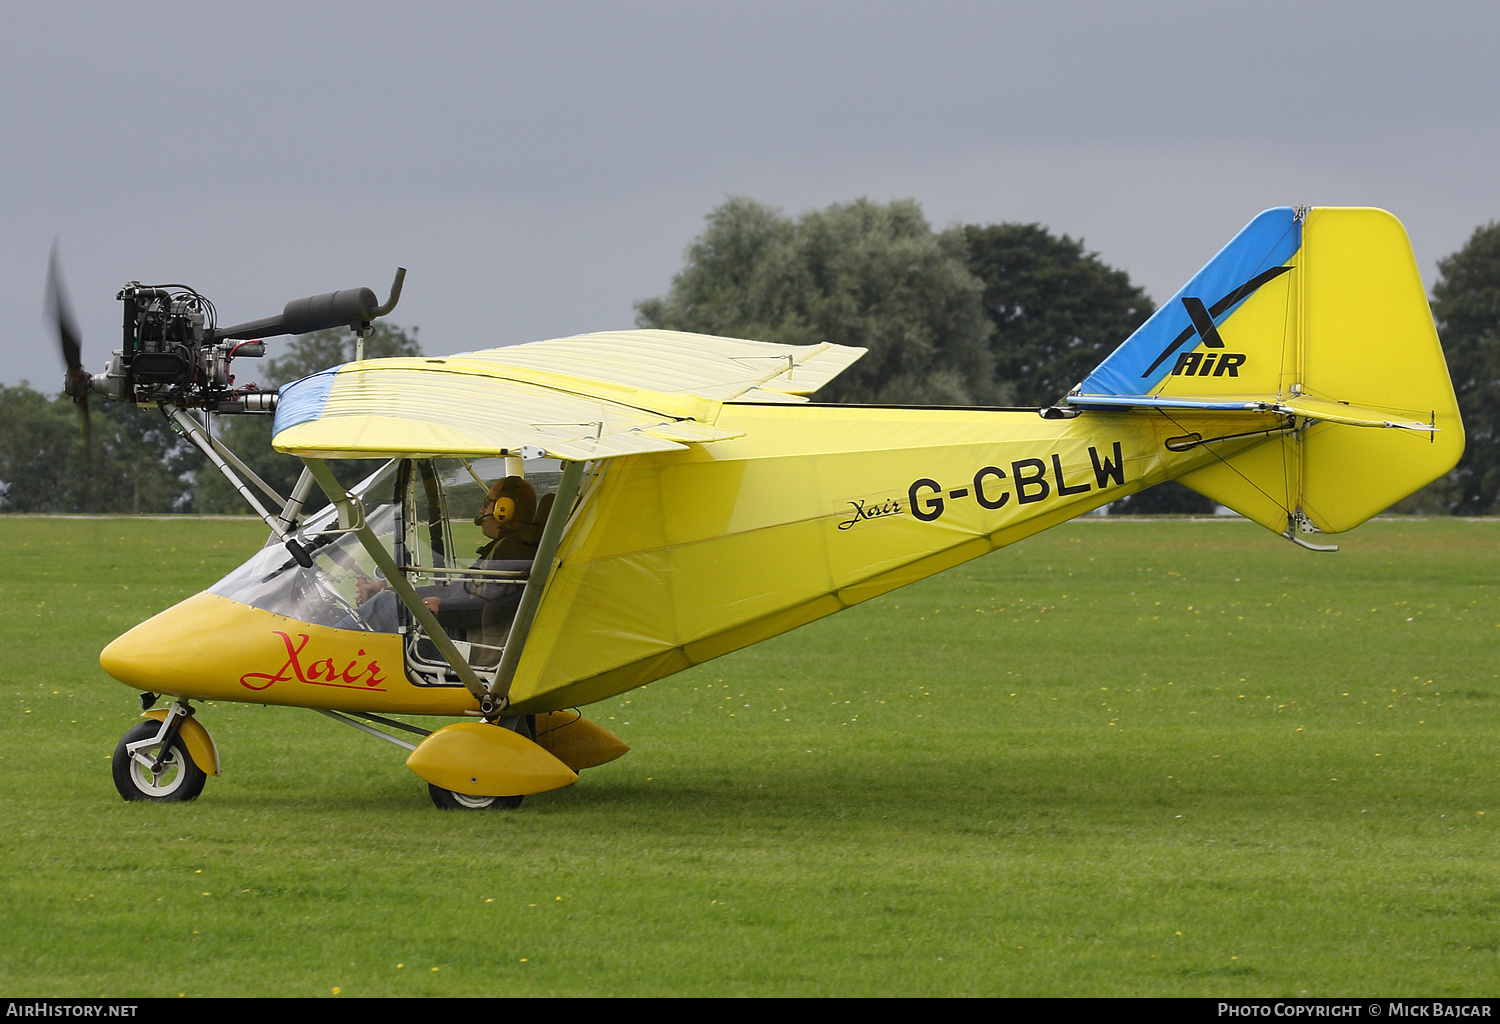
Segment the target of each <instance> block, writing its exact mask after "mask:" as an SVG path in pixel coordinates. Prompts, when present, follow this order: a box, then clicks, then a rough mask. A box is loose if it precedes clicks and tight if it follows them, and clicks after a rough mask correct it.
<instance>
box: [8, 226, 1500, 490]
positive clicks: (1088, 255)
mask: <svg viewBox="0 0 1500 1024" xmlns="http://www.w3.org/2000/svg"><path fill="white" fill-rule="evenodd" d="M1438 268H1439V277H1438V280H1437V283H1436V284H1435V285H1434V287H1433V290H1432V310H1433V315H1434V316H1435V318H1436V320H1437V324H1438V331H1439V335H1440V337H1441V338H1442V341H1443V347H1444V352H1445V354H1446V355H1447V359H1448V365H1449V372H1450V375H1451V376H1452V378H1453V383H1454V388H1455V391H1456V392H1457V394H1458V399H1459V406H1460V409H1461V412H1462V415H1463V420H1464V425H1465V428H1466V431H1467V435H1468V447H1467V450H1466V451H1465V453H1464V456H1463V460H1462V461H1461V462H1460V463H1459V466H1458V468H1457V469H1455V470H1454V472H1453V473H1451V474H1449V475H1448V476H1447V477H1445V478H1444V479H1442V480H1439V481H1437V482H1436V483H1434V484H1433V485H1432V486H1430V487H1429V488H1427V489H1426V490H1425V491H1423V492H1421V493H1419V494H1418V495H1415V496H1413V497H1412V498H1409V499H1407V500H1406V501H1405V502H1403V503H1402V505H1400V506H1398V509H1400V510H1402V511H1421V512H1429V513H1431V512H1452V513H1455V514H1467V515H1478V514H1489V513H1493V512H1496V511H1500V509H1497V504H1500V451H1497V445H1496V433H1497V431H1500V224H1495V223H1491V224H1489V225H1487V226H1484V227H1480V228H1478V229H1477V230H1476V231H1475V232H1474V235H1473V237H1471V238H1470V239H1469V241H1468V243H1467V244H1466V245H1465V246H1464V247H1463V248H1462V249H1460V250H1459V251H1458V252H1456V253H1454V254H1453V255H1451V256H1449V257H1447V258H1446V259H1443V260H1441V261H1439V264H1438ZM1155 308H1156V307H1155V304H1154V303H1153V302H1152V301H1151V299H1150V297H1149V296H1147V295H1146V293H1145V292H1144V291H1143V290H1142V289H1141V288H1139V287H1138V286H1136V285H1135V284H1133V283H1131V281H1130V278H1129V275H1128V274H1126V273H1125V272H1124V271H1122V270H1117V269H1115V268H1113V267H1110V266H1109V265H1108V264H1106V263H1105V262H1103V261H1102V260H1101V259H1099V257H1098V254H1097V253H1092V252H1089V251H1088V250H1087V249H1086V248H1085V247H1084V244H1083V242H1082V241H1081V240H1075V239H1072V238H1070V237H1068V236H1067V235H1062V236H1058V235H1054V234H1053V233H1051V232H1050V231H1048V230H1047V229H1046V228H1044V227H1042V226H1041V225H1038V224H990V225H960V226H956V227H952V228H948V229H946V230H942V231H937V230H934V229H933V228H932V227H931V225H929V224H928V222H927V220H926V218H925V217H924V216H923V214H922V210H921V207H920V206H919V205H918V204H917V203H916V202H915V201H914V200H900V201H896V202H892V203H874V202H870V201H869V200H864V199H861V200H857V201H855V202H852V203H844V204H835V205H833V206H829V207H827V208H826V209H822V210H815V211H811V212H808V213H805V214H802V215H801V216H799V217H789V216H787V215H785V214H784V213H782V212H781V211H780V210H778V209H776V208H774V207H771V206H768V205H766V204H763V203H759V202H756V201H754V200H751V199H745V198H732V199H729V200H727V201H726V202H725V203H723V204H722V205H721V206H719V207H718V208H717V209H715V210H713V211H712V212H711V213H710V214H709V215H708V217H707V225H706V228H705V230H704V231H703V233H702V234H701V235H699V236H698V237H697V238H696V239H694V240H693V241H692V242H691V244H690V245H689V246H688V248H687V252H686V255H685V259H684V265H683V268H682V270H681V271H680V272H679V273H678V274H677V275H676V276H675V277H674V278H673V279H672V281H671V284H670V287H669V288H668V290H667V291H666V293H665V294H663V295H660V296H658V297H655V298H650V299H646V300H644V301H642V302H639V303H637V305H636V313H637V316H636V323H637V325H638V326H640V327H651V328H662V329H668V330H682V331H693V332H697V333H703V334H718V335H726V336H730V337H740V338H753V339H756V340H760V341H772V342H780V343H785V344H811V343H815V342H833V343H836V344H840V345H852V346H859V347H862V348H867V349H869V353H868V354H867V355H866V356H865V357H864V358H863V359H861V360H859V361H858V362H857V363H855V364H854V365H853V366H852V367H850V368H849V369H848V370H846V371H845V372H844V373H843V374H841V375H839V376H838V377H836V378H835V379H834V380H833V381H832V382H831V383H830V384H829V385H828V386H826V387H825V388H824V389H823V390H821V391H820V392H819V393H818V399H819V401H834V402H854V403H878V404H906V405H981V406H1022V407H1041V406H1046V405H1050V404H1052V403H1054V402H1056V401H1057V400H1058V399H1060V398H1061V397H1062V396H1063V395H1065V394H1066V393H1067V391H1068V390H1069V389H1070V388H1071V387H1072V386H1073V385H1074V384H1076V383H1078V382H1079V381H1081V380H1082V379H1083V378H1084V376H1086V375H1087V373H1088V371H1089V370H1091V369H1092V368H1093V367H1094V366H1095V365H1096V364H1097V363H1098V362H1099V361H1100V360H1102V359H1103V358H1104V357H1105V356H1106V355H1108V354H1109V352H1111V351H1112V350H1113V349H1114V348H1115V347H1116V346H1117V345H1118V344H1119V343H1120V342H1122V341H1123V340H1124V339H1125V338H1126V337H1128V336H1129V335H1130V333H1131V332H1132V331H1134V330H1135V329H1136V328H1137V327H1139V326H1140V325H1141V324H1142V323H1143V322H1145V320H1146V318H1147V317H1149V316H1150V315H1151V314H1152V313H1153V312H1154V311H1155ZM352 349H353V339H352V336H351V335H350V334H349V333H348V332H347V331H344V332H339V331H323V332H319V333H317V334H312V335H307V336H305V337H303V338H299V339H296V340H294V341H292V342H291V343H290V344H289V345H288V346H287V347H286V352H285V354H284V355H282V356H280V357H279V358H276V359H271V360H268V361H267V362H266V363H265V364H264V366H263V368H262V369H261V370H260V373H259V383H260V384H261V385H262V386H263V387H273V386H276V385H279V384H283V383H286V382H288V381H291V380H295V379H297V378H298V377H301V376H304V375H306V374H308V373H312V372H315V371H317V370H319V369H322V368H324V367H327V366H332V365H336V364H338V363H341V362H347V361H348V360H350V359H352V358H353V351H352ZM365 353H366V355H367V356H368V357H372V358H373V357H380V356H394V355H418V354H420V345H419V344H418V342H417V331H416V329H415V328H411V329H409V330H408V329H403V328H400V327H395V326H392V325H388V324H377V326H376V335H375V336H374V337H373V338H370V339H368V340H367V342H366V348H365ZM93 410H94V430H93V434H94V444H93V446H92V450H90V451H85V450H84V449H83V447H82V445H81V444H80V443H79V430H78V424H77V420H76V415H75V412H74V410H73V408H72V405H71V403H70V402H68V400H67V399H65V398H62V397H60V396H59V397H53V396H49V395H44V394H41V393H39V392H37V391H34V390H32V389H31V388H30V387H28V386H26V385H25V384H23V385H21V386H19V387H0V511H13V512H100V513H103V512H208V513H225V512H242V511H244V510H245V509H244V506H243V502H242V499H240V498H239V496H238V495H237V494H235V493H234V492H233V490H232V489H231V488H230V487H229V486H228V484H227V483H226V482H225V481H224V480H223V478H222V477H220V476H219V474H218V473H217V472H215V471H213V470H212V468H211V467H208V466H207V465H206V464H205V463H204V461H203V460H202V457H201V456H199V455H198V454H197V453H196V452H195V451H194V450H192V448H191V446H189V445H187V444H186V442H185V441H184V440H183V439H182V438H181V437H179V436H178V435H177V434H176V433H174V432H173V430H172V429H171V427H170V424H168V423H167V422H166V421H165V419H164V418H163V417H162V416H161V415H160V414H159V413H157V412H155V411H154V410H151V411H146V410H139V409H136V408H134V407H129V406H121V405H119V404H118V403H110V402H96V403H95V404H94V406H93ZM216 423H217V425H216V431H217V433H218V434H219V436H220V437H222V438H223V439H224V440H225V441H226V442H227V443H228V444H229V445H230V447H231V448H233V449H234V450H235V451H236V452H237V453H238V454H239V455H240V456H241V458H243V459H245V460H246V461H247V462H248V463H249V464H250V465H251V467H252V468H253V469H255V471H256V472H257V473H258V474H260V475H261V477H262V478H263V479H265V480H266V481H267V482H268V483H270V484H271V485H272V486H273V487H275V488H277V490H279V491H281V492H282V493H286V492H288V491H289V490H290V489H291V486H292V483H293V481H294V480H295V479H296V476H297V473H298V472H299V470H300V463H299V462H298V461H297V460H296V459H294V458H292V457H290V456H285V455H279V454H277V453H276V452H274V451H273V450H272V449H271V448H270V419H269V417H263V416H238V417H224V418H221V419H219V420H218V421H216ZM340 469H341V472H342V475H341V476H340V479H344V478H345V476H347V477H348V478H350V479H353V478H354V477H356V476H357V475H359V473H358V468H357V467H340ZM1212 509H1213V506H1212V503H1211V502H1210V501H1209V499H1207V498H1204V497H1202V496H1201V495H1198V494H1196V493H1194V492H1192V491H1190V490H1188V489H1187V488H1186V487H1183V486H1182V485H1180V484H1177V483H1175V482H1171V483H1167V484H1162V485H1159V486H1157V487H1153V488H1150V489H1148V490H1146V491H1142V492H1140V493H1139V494H1135V495H1132V496H1130V497H1129V498H1126V499H1124V500H1122V501H1120V502H1116V503H1115V505H1114V506H1112V508H1111V512H1113V513H1131V512H1200V513H1202V512H1211V511H1212Z"/></svg>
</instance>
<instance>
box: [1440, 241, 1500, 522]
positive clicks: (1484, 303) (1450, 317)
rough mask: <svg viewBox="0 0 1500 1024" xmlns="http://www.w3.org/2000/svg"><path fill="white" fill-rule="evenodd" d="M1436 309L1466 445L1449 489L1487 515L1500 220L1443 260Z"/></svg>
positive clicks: (1495, 499) (1494, 447) (1497, 396)
mask: <svg viewBox="0 0 1500 1024" xmlns="http://www.w3.org/2000/svg"><path fill="white" fill-rule="evenodd" d="M1438 272H1439V275H1440V276H1439V278H1438V281H1437V283H1436V284H1434V285H1433V288H1432V314H1433V316H1434V317H1435V318H1436V320H1437V327H1438V336H1439V337H1441V338H1442V340H1443V352H1444V354H1445V355H1446V356H1447V359H1448V373H1449V375H1450V376H1451V377H1452V378H1453V390H1454V391H1455V392H1456V393H1457V395H1458V408H1459V414H1460V415H1461V416H1462V417H1463V421H1464V432H1465V435H1466V437H1467V444H1466V446H1465V448H1464V454H1463V458H1461V459H1460V460H1459V463H1458V467H1457V468H1456V469H1455V471H1454V473H1453V478H1452V479H1451V480H1447V481H1438V483H1437V484H1436V485H1434V486H1438V487H1441V486H1444V485H1446V486H1447V488H1448V494H1449V496H1450V500H1452V508H1453V511H1454V513H1456V514H1459V515H1483V514H1486V513H1489V512H1493V511H1495V510H1496V506H1497V503H1500V223H1496V222H1491V223H1490V224H1488V225H1485V226H1484V227H1480V228H1477V229H1475V231H1474V234H1473V236H1472V237H1471V238H1470V239H1469V241H1468V242H1467V243H1466V244H1465V245H1464V247H1463V248H1462V249H1460V250H1458V252H1456V253H1454V254H1453V255H1451V256H1449V257H1448V258H1447V259H1442V260H1439V261H1438Z"/></svg>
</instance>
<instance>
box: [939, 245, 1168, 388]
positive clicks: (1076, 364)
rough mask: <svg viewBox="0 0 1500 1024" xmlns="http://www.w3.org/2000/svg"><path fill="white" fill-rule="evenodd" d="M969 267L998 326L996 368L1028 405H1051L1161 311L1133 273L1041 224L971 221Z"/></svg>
mask: <svg viewBox="0 0 1500 1024" xmlns="http://www.w3.org/2000/svg"><path fill="white" fill-rule="evenodd" d="M963 237H964V240H965V242H966V243H967V244H968V258H969V269H970V271H972V272H973V273H974V275H975V276H976V277H978V278H979V280H980V281H982V282H983V284H984V311H985V313H986V315H987V316H988V317H989V319H990V322H991V323H992V324H994V326H995V332H994V335H993V336H992V337H991V340H990V348H991V350H992V351H993V352H994V353H995V372H996V374H997V375H998V376H999V379H1000V380H1001V381H1004V382H1006V383H1009V384H1012V385H1013V386H1014V387H1015V390H1016V397H1017V399H1018V400H1019V402H1020V403H1021V404H1022V405H1027V406H1033V405H1034V406H1039V407H1040V406H1046V405H1051V404H1053V403H1054V402H1056V401H1057V400H1058V399H1060V398H1062V397H1063V396H1064V395H1066V394H1067V393H1068V390H1069V389H1070V388H1072V387H1073V385H1075V384H1077V383H1078V382H1079V381H1081V380H1083V378H1084V377H1086V376H1087V375H1088V372H1089V371H1090V370H1092V369H1093V368H1094V367H1095V366H1097V365H1098V364H1099V363H1100V362H1101V361H1102V360H1103V359H1104V357H1105V356H1107V355H1109V354H1110V353H1111V352H1113V351H1114V350H1115V348H1116V347H1117V346H1118V345H1119V344H1120V342H1122V341H1124V340H1125V339H1126V338H1128V337H1129V336H1130V335H1131V333H1132V332H1133V331H1134V330H1135V329H1136V328H1137V327H1139V326H1140V325H1141V324H1143V323H1145V322H1146V318H1147V317H1149V316H1150V315H1151V314H1152V313H1154V312H1155V311H1156V304H1155V303H1154V302H1152V301H1151V299H1150V298H1149V297H1148V296H1147V295H1146V293H1145V292H1144V291H1142V290H1141V289H1140V288H1139V287H1137V286H1136V285H1133V284H1131V283H1130V275H1129V274H1127V273H1125V271H1123V270H1115V269H1114V268H1113V267H1111V266H1109V265H1108V264H1106V263H1105V262H1104V261H1102V260H1101V259H1099V255H1098V253H1091V252H1088V251H1086V250H1085V249H1084V247H1083V243H1082V242H1081V241H1074V240H1073V239H1071V238H1069V237H1068V236H1067V235H1063V236H1062V237H1061V238H1058V237H1057V236H1055V235H1053V234H1052V233H1051V232H1049V231H1048V230H1047V229H1046V228H1044V227H1042V226H1041V225H1040V224H991V225H988V226H986V227H980V226H978V225H974V224H967V225H965V226H964V228H963Z"/></svg>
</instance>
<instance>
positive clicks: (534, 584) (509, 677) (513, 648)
mask: <svg viewBox="0 0 1500 1024" xmlns="http://www.w3.org/2000/svg"><path fill="white" fill-rule="evenodd" d="M582 482H583V463H582V462H565V463H563V473H562V480H560V481H559V482H558V485H557V497H556V498H555V499H553V502H554V503H553V505H552V513H551V515H549V516H547V525H546V526H544V527H542V539H541V540H540V541H538V543H537V549H536V558H535V560H534V561H533V562H532V563H531V575H530V576H529V577H527V580H526V589H525V590H523V591H522V592H521V604H520V606H519V607H518V608H516V617H515V619H513V620H512V621H511V624H510V634H509V635H508V636H507V637H506V638H505V652H504V653H503V654H501V655H500V667H499V668H498V669H496V670H495V681H494V682H493V683H491V684H490V695H491V696H492V697H493V698H494V699H495V700H497V701H498V702H499V703H500V706H501V708H502V709H503V708H504V707H505V706H506V705H507V704H508V703H509V702H510V684H511V683H512V682H514V681H515V678H516V666H517V665H519V664H520V663H521V652H522V651H523V650H524V649H525V647H526V636H527V634H529V633H530V632H531V622H532V620H533V619H534V618H536V610H537V608H538V607H539V606H540V605H541V603H542V591H543V590H545V589H546V587H547V577H548V576H550V575H551V574H552V560H553V559H554V558H556V557H557V548H558V545H559V544H561V543H562V532H563V527H564V526H566V525H567V522H568V516H569V515H570V514H571V513H572V511H573V502H575V501H577V500H578V488H579V486H580V485H581V484H582Z"/></svg>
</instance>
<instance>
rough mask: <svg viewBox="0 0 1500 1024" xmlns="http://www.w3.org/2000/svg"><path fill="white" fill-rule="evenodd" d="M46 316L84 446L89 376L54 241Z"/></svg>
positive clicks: (89, 388) (86, 428) (48, 278)
mask: <svg viewBox="0 0 1500 1024" xmlns="http://www.w3.org/2000/svg"><path fill="white" fill-rule="evenodd" d="M46 307H47V313H46V315H47V317H48V319H49V320H51V321H52V325H53V328H54V329H55V330H56V331H57V340H58V343H59V344H60V345H61V346H62V357H63V362H64V363H65V364H67V367H68V372H67V375H66V376H64V377H63V391H64V392H65V393H66V394H67V395H68V397H70V398H71V399H73V404H74V405H75V406H77V407H78V424H79V428H80V429H81V430H82V431H83V443H84V447H85V448H87V447H88V445H89V443H90V441H91V440H92V437H91V434H90V431H89V391H90V390H91V389H92V386H93V378H92V376H91V375H90V374H89V372H88V371H87V370H85V369H84V368H83V358H82V349H83V339H82V337H81V336H80V334H79V331H78V318H77V317H76V316H74V315H73V305H72V303H70V302H69V301H68V293H67V290H66V289H65V288H64V287H63V279H62V270H61V269H60V268H59V267H58V263H57V244H56V243H53V245H52V256H51V258H50V259H49V260H48V261H47V299H46Z"/></svg>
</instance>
